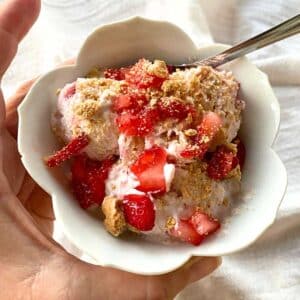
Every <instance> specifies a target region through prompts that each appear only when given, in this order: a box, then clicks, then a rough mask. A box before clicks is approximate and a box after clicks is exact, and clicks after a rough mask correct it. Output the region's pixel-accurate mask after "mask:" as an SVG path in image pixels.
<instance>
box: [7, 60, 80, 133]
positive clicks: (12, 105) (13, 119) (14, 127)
mask: <svg viewBox="0 0 300 300" xmlns="http://www.w3.org/2000/svg"><path fill="white" fill-rule="evenodd" d="M75 62H76V58H71V59H68V60H66V61H64V62H62V63H61V64H59V65H58V66H59V67H60V66H68V65H73V64H74V63H75ZM37 79H38V77H36V78H34V79H32V80H29V81H26V82H24V83H23V84H22V85H21V86H20V87H19V88H18V89H17V91H16V92H15V94H14V95H13V96H11V97H10V98H9V99H8V101H7V104H6V120H5V125H6V128H7V129H8V131H9V132H10V134H11V135H12V136H13V137H15V138H17V132H18V112H17V108H18V106H19V105H20V104H21V102H22V101H23V100H24V98H25V96H26V95H27V93H28V92H29V90H30V88H31V86H32V85H33V84H34V82H35V81H36V80H37Z"/></svg>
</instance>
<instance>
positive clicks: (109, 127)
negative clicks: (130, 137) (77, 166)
mask: <svg viewBox="0 0 300 300" xmlns="http://www.w3.org/2000/svg"><path fill="white" fill-rule="evenodd" d="M119 87H120V85H119V84H118V82H115V81H113V80H110V79H105V78H100V79H96V78H88V79H85V78H79V79H77V81H76V82H73V83H71V84H67V85H65V87H64V88H63V89H62V90H61V91H60V94H59V97H58V103H57V110H56V112H55V113H54V114H53V117H52V128H53V130H54V132H55V133H56V135H58V136H59V137H60V139H61V140H62V141H64V142H65V143H67V142H69V141H70V140H72V138H74V137H75V136H78V135H79V134H82V133H84V134H86V135H87V136H88V137H89V139H90V143H89V145H88V146H87V147H86V149H85V151H86V153H87V154H88V156H89V157H90V158H94V159H98V160H102V159H104V158H105V157H107V156H110V155H114V154H118V130H117V127H116V125H115V115H114V113H113V112H112V110H111V109H110V107H111V101H112V98H113V97H114V96H115V94H116V93H117V92H118V89H119Z"/></svg>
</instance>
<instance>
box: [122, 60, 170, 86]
mask: <svg viewBox="0 0 300 300" xmlns="http://www.w3.org/2000/svg"><path fill="white" fill-rule="evenodd" d="M146 62H147V61H146V60H145V59H140V60H139V61H138V62H137V63H136V64H135V65H134V66H133V67H131V69H130V70H129V72H127V73H126V74H125V80H126V82H127V83H128V84H130V85H132V86H136V87H137V88H142V89H146V88H149V87H150V88H154V89H159V88H160V87H161V85H162V84H163V82H164V81H165V80H166V78H160V77H157V76H155V75H152V74H148V73H147V70H146V67H145V64H146Z"/></svg>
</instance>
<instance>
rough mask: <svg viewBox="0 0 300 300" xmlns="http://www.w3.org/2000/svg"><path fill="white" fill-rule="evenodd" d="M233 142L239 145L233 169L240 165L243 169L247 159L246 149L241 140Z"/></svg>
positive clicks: (237, 139)
mask: <svg viewBox="0 0 300 300" xmlns="http://www.w3.org/2000/svg"><path fill="white" fill-rule="evenodd" d="M233 142H234V143H235V144H237V156H236V158H237V159H236V160H235V162H234V166H233V168H235V167H236V166H237V164H239V165H240V167H241V169H242V168H243V166H244V163H245V159H246V148H245V145H244V143H243V142H242V141H241V139H240V138H236V139H235V140H234V141H233Z"/></svg>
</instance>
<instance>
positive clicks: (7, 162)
mask: <svg viewBox="0 0 300 300" xmlns="http://www.w3.org/2000/svg"><path fill="white" fill-rule="evenodd" d="M38 11H39V1H38V0H11V1H7V2H5V3H4V4H2V6H1V5H0V40H1V44H0V53H1V56H0V78H1V76H2V75H3V73H4V71H5V70H6V68H7V67H8V65H9V63H10V62H11V60H12V58H13V56H14V54H15V52H16V47H17V42H18V41H20V39H21V38H22V37H23V36H24V35H25V34H26V32H27V31H28V29H29V28H30V26H31V25H32V23H33V22H34V20H35V18H36V16H37V14H38ZM11 20H13V21H14V23H12V21H11ZM18 20H21V22H17V21H18ZM31 84H32V81H31V82H28V83H27V84H25V85H23V86H22V87H21V88H20V89H19V90H18V91H17V92H16V93H15V95H14V96H13V97H12V98H11V99H9V101H8V104H7V107H6V110H5V107H4V99H3V96H2V93H1V91H0V126H1V128H0V244H1V247H0V269H1V270H3V271H1V272H0V295H1V296H0V298H1V299H17V298H19V297H20V298H21V299H25V298H24V295H25V294H28V293H30V294H28V295H31V296H28V298H30V299H35V298H37V299H75V300H76V299H120V298H124V299H167V298H172V297H174V296H175V295H176V294H177V293H178V292H179V291H180V290H181V289H183V288H184V287H185V286H186V285H187V284H189V283H191V282H193V281H195V280H198V279H200V278H202V277H203V276H205V275H207V274H209V273H210V272H212V271H213V270H214V269H215V268H216V267H217V265H218V264H219V260H218V259H216V258H201V259H200V258H198V259H193V260H192V261H190V262H189V263H188V264H187V265H186V266H185V267H182V268H180V269H179V270H176V271H174V272H172V273H169V274H166V275H161V276H148V277H146V276H140V275H135V274H130V273H126V272H123V271H119V270H115V269H111V268H103V267H98V266H92V265H89V264H86V263H83V262H81V261H79V260H77V259H76V258H74V257H73V256H71V255H69V254H68V253H66V252H65V251H64V250H63V249H62V248H61V247H60V246H59V245H57V244H56V243H55V242H54V241H53V240H52V239H51V233H52V225H53V219H54V218H53V211H52V206H51V199H50V197H49V195H47V194H46V193H45V192H44V191H43V190H42V189H41V188H39V187H38V185H37V184H36V183H35V182H34V181H33V180H32V179H31V178H30V176H29V175H28V174H27V173H26V172H25V170H24V168H23V166H22V164H21V160H20V156H19V154H18V151H17V144H16V138H17V124H18V119H17V107H18V105H19V104H20V102H21V101H22V100H23V98H24V97H25V95H26V93H27V92H28V89H29V88H30V86H31ZM1 162H2V164H1ZM24 208H25V209H24ZM49 283H51V285H49ZM1 287H3V288H1ZM18 293H20V295H19V294H18Z"/></svg>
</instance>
